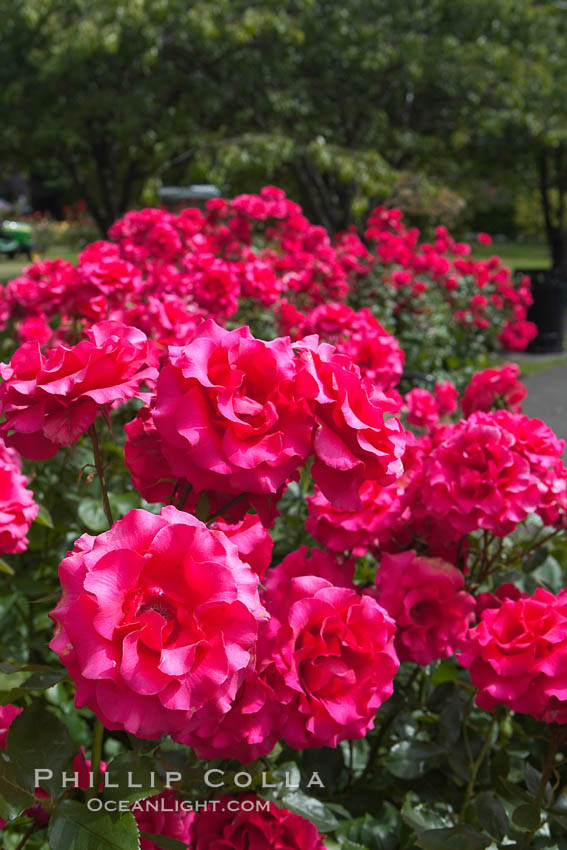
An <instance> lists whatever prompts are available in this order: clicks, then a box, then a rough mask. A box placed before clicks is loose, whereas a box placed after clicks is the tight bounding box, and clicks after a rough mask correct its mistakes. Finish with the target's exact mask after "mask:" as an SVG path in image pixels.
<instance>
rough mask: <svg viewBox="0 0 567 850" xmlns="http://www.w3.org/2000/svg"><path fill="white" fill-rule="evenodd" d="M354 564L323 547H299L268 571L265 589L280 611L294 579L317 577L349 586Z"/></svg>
mask: <svg viewBox="0 0 567 850" xmlns="http://www.w3.org/2000/svg"><path fill="white" fill-rule="evenodd" d="M354 566H355V565H354V561H353V560H352V559H349V560H345V559H344V558H340V557H338V556H337V555H334V554H331V553H330V552H324V551H323V550H322V549H311V550H309V549H308V548H307V546H300V547H299V549H296V550H295V552H290V553H289V555H286V556H285V558H284V559H283V561H282V562H281V563H280V564H278V565H277V567H274V568H273V569H271V570H268V573H267V575H266V578H265V580H264V587H265V592H266V594H267V595H268V598H269V600H270V605H271V606H272V607H273V608H274V607H277V608H278V609H279V610H283V609H284V608H285V605H286V597H287V592H288V589H289V587H290V584H291V582H292V581H293V579H296V578H304V577H305V576H316V577H317V578H323V579H325V581H327V582H329V583H330V584H334V585H335V586H336V587H348V588H351V589H352V581H353V578H354Z"/></svg>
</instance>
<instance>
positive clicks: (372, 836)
mask: <svg viewBox="0 0 567 850" xmlns="http://www.w3.org/2000/svg"><path fill="white" fill-rule="evenodd" d="M399 832H400V815H399V812H398V810H397V809H396V808H395V806H393V805H391V804H390V803H385V804H384V805H383V806H382V810H381V811H380V812H376V815H375V817H373V816H372V815H369V814H365V815H364V816H363V817H359V818H354V819H353V820H349V821H341V823H340V824H339V826H338V827H337V830H336V835H337V838H338V839H339V841H341V839H342V838H343V837H344V838H346V839H348V840H349V841H351V842H353V843H354V844H356V845H359V846H360V845H361V846H363V847H366V848H367V850H394V848H396V847H398V846H399Z"/></svg>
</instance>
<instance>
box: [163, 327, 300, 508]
mask: <svg viewBox="0 0 567 850" xmlns="http://www.w3.org/2000/svg"><path fill="white" fill-rule="evenodd" d="M154 422H155V425H156V427H157V429H158V431H159V433H160V436H161V438H162V449H163V454H164V456H165V458H166V460H167V462H168V464H169V466H170V468H171V470H172V471H173V473H174V475H175V476H177V477H183V478H186V479H187V480H188V481H189V482H191V484H192V485H193V488H194V489H195V490H196V491H197V492H201V491H202V490H207V489H211V490H219V491H221V492H224V493H232V494H235V495H238V494H241V493H246V492H249V493H261V494H266V493H276V492H277V491H278V489H279V488H281V487H282V485H284V484H285V483H286V481H287V479H288V478H290V477H291V476H293V475H294V474H295V472H296V469H297V467H298V466H299V465H300V464H301V463H302V462H303V461H304V459H305V458H306V457H307V455H308V454H309V452H310V449H311V434H312V431H313V418H312V416H311V414H310V411H309V408H308V406H307V404H306V402H305V401H304V398H303V397H302V394H301V392H300V387H299V384H298V380H297V368H296V358H295V357H294V354H293V351H292V349H291V347H290V345H289V342H288V341H287V340H285V339H275V340H273V341H272V342H262V341H261V340H257V339H254V337H253V336H252V335H251V333H250V331H249V330H248V328H238V329H237V330H234V331H226V330H224V329H223V328H220V327H219V326H218V325H217V324H215V322H214V321H212V320H209V321H207V322H204V323H203V324H202V325H201V326H200V327H199V330H198V332H197V335H196V337H195V339H194V340H193V342H191V343H190V344H189V345H186V346H184V347H182V348H176V347H171V348H170V350H169V362H168V364H167V365H166V366H165V367H164V368H163V369H162V371H161V373H160V376H159V379H158V383H157V397H156V402H155V411H154Z"/></svg>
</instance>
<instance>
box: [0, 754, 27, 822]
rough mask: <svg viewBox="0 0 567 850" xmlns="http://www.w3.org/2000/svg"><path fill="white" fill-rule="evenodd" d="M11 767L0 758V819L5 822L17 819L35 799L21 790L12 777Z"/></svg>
mask: <svg viewBox="0 0 567 850" xmlns="http://www.w3.org/2000/svg"><path fill="white" fill-rule="evenodd" d="M13 767H14V766H13V765H12V763H11V762H6V761H5V757H4V754H2V755H1V756H0V817H1V818H3V819H4V820H6V821H10V820H13V818H16V817H18V815H20V814H21V813H22V812H23V811H24V809H29V807H30V806H33V804H34V803H35V799H34V796H33V794H32V793H31V792H30V791H26V790H25V788H22V787H21V786H20V785H19V784H18V782H17V780H16V779H15V778H14V776H13V772H14V771H13Z"/></svg>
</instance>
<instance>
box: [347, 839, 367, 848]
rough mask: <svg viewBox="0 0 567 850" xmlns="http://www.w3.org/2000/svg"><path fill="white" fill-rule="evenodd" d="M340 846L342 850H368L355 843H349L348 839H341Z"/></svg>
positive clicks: (362, 845)
mask: <svg viewBox="0 0 567 850" xmlns="http://www.w3.org/2000/svg"><path fill="white" fill-rule="evenodd" d="M340 846H341V847H342V848H343V850H368V848H367V847H365V845H364V844H358V843H357V842H356V841H351V840H350V838H341V842H340Z"/></svg>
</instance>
